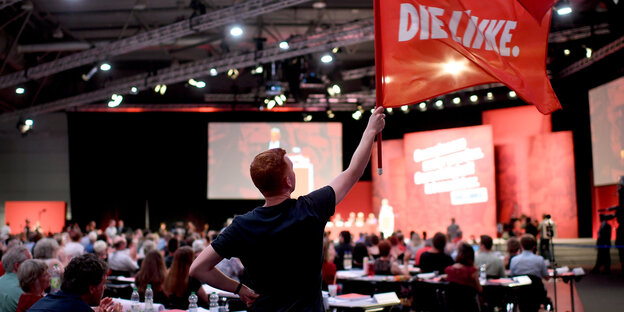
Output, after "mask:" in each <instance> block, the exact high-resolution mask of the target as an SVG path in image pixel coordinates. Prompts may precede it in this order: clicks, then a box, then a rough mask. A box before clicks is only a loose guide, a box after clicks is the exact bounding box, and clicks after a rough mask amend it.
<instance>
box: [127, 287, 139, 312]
mask: <svg viewBox="0 0 624 312" xmlns="http://www.w3.org/2000/svg"><path fill="white" fill-rule="evenodd" d="M130 301H131V303H130V311H132V312H140V311H141V298H140V297H139V290H138V289H136V287H135V288H134V289H133V290H132V296H130Z"/></svg>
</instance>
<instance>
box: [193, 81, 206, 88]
mask: <svg viewBox="0 0 624 312" xmlns="http://www.w3.org/2000/svg"><path fill="white" fill-rule="evenodd" d="M195 87H196V88H198V89H202V88H204V87H206V83H205V82H203V81H198V82H197V84H196V85H195Z"/></svg>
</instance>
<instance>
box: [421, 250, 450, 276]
mask: <svg viewBox="0 0 624 312" xmlns="http://www.w3.org/2000/svg"><path fill="white" fill-rule="evenodd" d="M453 263H454V261H453V258H451V257H450V256H449V255H447V254H445V253H441V252H439V253H432V252H425V253H423V254H422V255H421V256H420V262H419V263H418V265H419V267H420V270H421V271H422V272H423V273H429V272H434V271H438V273H439V274H444V269H446V267H447V266H449V265H453Z"/></svg>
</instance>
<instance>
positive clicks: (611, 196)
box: [592, 185, 618, 239]
mask: <svg viewBox="0 0 624 312" xmlns="http://www.w3.org/2000/svg"><path fill="white" fill-rule="evenodd" d="M617 205H618V196H617V185H606V186H597V187H592V221H593V222H592V236H593V237H594V238H596V239H597V238H598V229H600V218H599V216H598V209H605V208H609V207H611V206H617ZM610 222H611V228H612V230H613V231H612V233H611V238H612V239H615V229H616V228H617V221H615V219H614V220H613V221H610Z"/></svg>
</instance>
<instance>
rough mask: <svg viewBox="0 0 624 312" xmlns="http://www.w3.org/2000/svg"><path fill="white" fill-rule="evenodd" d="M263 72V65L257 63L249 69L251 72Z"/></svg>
mask: <svg viewBox="0 0 624 312" xmlns="http://www.w3.org/2000/svg"><path fill="white" fill-rule="evenodd" d="M263 72H264V67H262V65H258V66H257V67H256V68H254V69H252V70H251V73H252V74H262V73H263Z"/></svg>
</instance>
